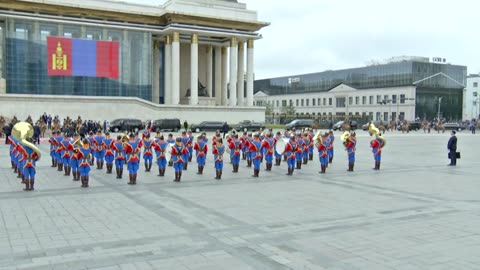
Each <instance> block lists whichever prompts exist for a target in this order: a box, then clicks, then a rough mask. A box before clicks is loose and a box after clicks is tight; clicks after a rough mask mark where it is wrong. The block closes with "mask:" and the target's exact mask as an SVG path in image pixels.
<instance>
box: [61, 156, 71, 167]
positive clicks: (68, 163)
mask: <svg viewBox="0 0 480 270" xmlns="http://www.w3.org/2000/svg"><path fill="white" fill-rule="evenodd" d="M62 163H63V164H65V166H70V158H69V157H64V158H62Z"/></svg>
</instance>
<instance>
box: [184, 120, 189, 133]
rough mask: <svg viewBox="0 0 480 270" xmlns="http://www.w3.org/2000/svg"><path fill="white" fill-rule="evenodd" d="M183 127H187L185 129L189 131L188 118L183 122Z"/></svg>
mask: <svg viewBox="0 0 480 270" xmlns="http://www.w3.org/2000/svg"><path fill="white" fill-rule="evenodd" d="M183 128H185V131H187V129H188V122H187V120H185V121H184V122H183Z"/></svg>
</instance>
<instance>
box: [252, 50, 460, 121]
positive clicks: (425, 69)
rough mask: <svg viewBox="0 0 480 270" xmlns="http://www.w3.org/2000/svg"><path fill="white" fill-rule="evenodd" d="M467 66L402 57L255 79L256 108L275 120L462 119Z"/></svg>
mask: <svg viewBox="0 0 480 270" xmlns="http://www.w3.org/2000/svg"><path fill="white" fill-rule="evenodd" d="M466 73H467V68H466V67H465V66H458V65H450V64H444V63H433V62H430V61H429V59H428V58H422V57H404V58H400V59H398V58H397V59H392V60H390V61H389V62H386V63H383V64H375V65H371V66H366V67H361V68H353V69H345V70H336V71H325V72H320V73H312V74H304V75H296V76H288V77H280V78H272V79H263V80H257V81H255V98H254V99H255V104H256V105H258V106H267V107H268V108H269V110H270V111H271V113H272V114H273V115H274V116H277V119H279V118H280V116H281V115H282V114H285V112H286V111H288V108H287V107H288V106H291V107H294V109H295V114H296V116H297V117H298V116H302V115H303V116H306V115H308V116H310V117H316V118H345V117H346V116H347V115H348V116H355V117H357V118H358V117H361V118H363V119H370V120H381V121H390V120H414V119H418V118H420V119H433V118H435V117H437V115H438V112H439V111H438V108H439V106H438V105H439V100H440V116H441V117H445V118H447V119H449V120H459V119H462V109H463V108H462V104H463V91H464V88H465V86H466Z"/></svg>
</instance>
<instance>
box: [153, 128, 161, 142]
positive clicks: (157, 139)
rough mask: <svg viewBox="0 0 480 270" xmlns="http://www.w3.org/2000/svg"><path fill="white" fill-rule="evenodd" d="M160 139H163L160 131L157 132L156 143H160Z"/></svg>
mask: <svg viewBox="0 0 480 270" xmlns="http://www.w3.org/2000/svg"><path fill="white" fill-rule="evenodd" d="M160 137H162V132H160V130H157V133H156V134H155V139H154V140H155V143H158V141H159V140H160Z"/></svg>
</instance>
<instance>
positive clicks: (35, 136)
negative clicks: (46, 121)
mask: <svg viewBox="0 0 480 270" xmlns="http://www.w3.org/2000/svg"><path fill="white" fill-rule="evenodd" d="M40 133H41V131H40V126H39V125H38V122H37V123H35V125H34V126H33V143H34V144H35V143H36V144H40Z"/></svg>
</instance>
